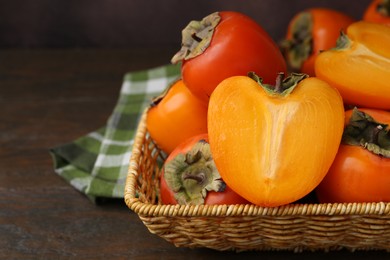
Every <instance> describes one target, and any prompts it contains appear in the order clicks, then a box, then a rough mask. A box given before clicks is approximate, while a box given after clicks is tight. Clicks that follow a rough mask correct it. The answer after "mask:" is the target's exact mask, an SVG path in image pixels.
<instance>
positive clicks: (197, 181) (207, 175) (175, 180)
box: [164, 140, 226, 205]
mask: <svg viewBox="0 0 390 260" xmlns="http://www.w3.org/2000/svg"><path fill="white" fill-rule="evenodd" d="M164 178H165V181H166V183H167V185H168V187H169V188H170V189H171V190H172V191H173V192H174V195H175V199H176V201H177V203H178V204H185V205H186V204H189V205H202V204H204V200H205V198H206V195H207V192H208V191H216V192H222V191H224V190H225V188H226V184H225V183H224V182H223V181H222V179H221V176H220V174H219V172H218V170H217V167H216V166H215V163H214V160H213V158H212V155H211V151H210V145H209V144H208V143H207V142H206V141H205V140H201V141H199V142H198V143H196V144H195V145H194V147H193V148H192V149H191V150H190V151H189V152H187V153H186V154H179V155H177V156H176V157H175V158H174V159H173V160H171V161H170V162H168V163H167V164H166V165H165V166H164Z"/></svg>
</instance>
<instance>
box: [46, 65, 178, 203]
mask: <svg viewBox="0 0 390 260" xmlns="http://www.w3.org/2000/svg"><path fill="white" fill-rule="evenodd" d="M179 76H180V67H179V66H178V65H170V64H169V65H165V66H161V67H157V68H152V69H150V70H145V71H137V72H132V73H127V74H126V75H125V77H124V81H123V84H122V87H121V90H120V95H119V99H118V101H117V104H116V106H115V107H114V110H113V112H112V114H111V116H110V117H109V118H108V121H107V124H106V125H105V126H104V127H102V128H100V129H97V130H96V131H93V132H91V133H88V134H87V135H85V136H82V137H80V138H78V139H77V140H74V141H72V142H70V143H67V144H63V145H61V146H58V147H54V148H52V149H50V153H51V155H52V158H53V162H54V169H55V172H56V173H57V174H58V175H60V176H61V177H62V178H64V179H65V180H66V181H67V182H69V184H70V185H72V186H73V187H74V188H76V189H77V190H79V191H80V192H82V193H84V194H85V195H86V196H87V197H88V198H90V199H91V200H92V201H95V202H96V200H97V199H99V198H123V196H124V186H125V181H126V175H127V168H128V163H129V160H130V155H131V150H132V144H133V137H134V134H135V130H136V127H137V124H138V121H139V119H140V116H141V114H142V112H143V110H144V109H145V108H146V107H147V106H148V105H149V104H150V102H151V100H152V98H153V97H155V96H157V95H159V94H160V93H161V92H162V91H164V90H165V88H166V87H167V86H169V85H170V84H171V83H172V82H173V81H175V80H176V79H177V78H178V77H179Z"/></svg>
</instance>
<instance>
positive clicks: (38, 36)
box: [0, 0, 370, 49]
mask: <svg viewBox="0 0 390 260" xmlns="http://www.w3.org/2000/svg"><path fill="white" fill-rule="evenodd" d="M369 3H370V0H356V1H350V0H349V1H347V0H327V1H326V0H317V1H314V0H312V1H309V0H301V1H299V0H290V1H288V0H159V1H158V0H9V1H4V0H0V48H2V49H4V48H132V47H140V46H143V47H148V46H169V47H172V46H179V44H180V40H181V29H182V28H184V27H185V26H186V25H187V23H188V22H189V21H190V20H194V19H196V20H199V19H201V18H203V17H204V16H206V15H208V14H210V13H212V12H214V11H221V10H234V11H239V12H242V13H245V14H247V15H249V16H250V17H252V18H253V19H255V20H256V21H257V22H259V23H260V24H261V25H262V26H263V27H264V28H265V30H266V31H268V32H269V34H270V35H271V36H272V38H274V40H276V41H279V40H281V39H282V38H283V36H284V34H285V32H286V27H287V24H288V22H289V20H290V19H291V18H292V16H293V15H294V14H296V13H297V12H299V11H301V10H303V9H306V8H310V7H329V8H333V9H336V10H339V11H342V12H344V13H347V14H349V15H351V16H352V17H354V18H356V19H360V18H361V17H362V14H363V11H364V9H365V8H366V7H367V6H368V4H369Z"/></svg>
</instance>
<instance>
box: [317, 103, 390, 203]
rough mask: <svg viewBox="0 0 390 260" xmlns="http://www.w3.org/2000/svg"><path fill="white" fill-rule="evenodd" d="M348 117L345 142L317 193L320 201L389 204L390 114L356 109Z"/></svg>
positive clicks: (348, 113)
mask: <svg viewBox="0 0 390 260" xmlns="http://www.w3.org/2000/svg"><path fill="white" fill-rule="evenodd" d="M345 115H346V117H345V125H346V128H345V130H344V135H343V141H342V143H341V145H340V148H339V150H338V152H337V155H336V158H335V160H334V162H333V163H332V166H331V167H330V169H329V172H328V174H327V175H326V177H325V178H324V179H323V181H322V182H321V183H320V185H319V186H318V187H317V189H316V194H317V197H318V200H319V201H320V202H322V203H329V202H332V203H335V202H380V201H385V202H388V201H390V189H389V187H390V135H389V127H388V125H389V124H390V112H388V111H384V110H378V109H369V108H359V109H357V108H355V109H352V110H348V111H346V113H345Z"/></svg>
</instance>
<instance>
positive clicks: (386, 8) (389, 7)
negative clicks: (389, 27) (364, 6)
mask: <svg viewBox="0 0 390 260" xmlns="http://www.w3.org/2000/svg"><path fill="white" fill-rule="evenodd" d="M376 11H377V12H378V13H380V14H381V15H383V16H390V0H382V2H380V3H379V4H378V5H377V6H376Z"/></svg>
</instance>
